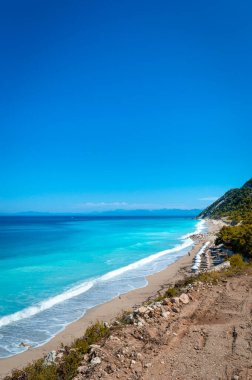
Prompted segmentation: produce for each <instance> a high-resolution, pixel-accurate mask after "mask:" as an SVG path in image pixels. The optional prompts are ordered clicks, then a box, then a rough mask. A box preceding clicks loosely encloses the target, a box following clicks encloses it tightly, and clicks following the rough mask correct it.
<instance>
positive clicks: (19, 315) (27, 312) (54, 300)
mask: <svg viewBox="0 0 252 380" xmlns="http://www.w3.org/2000/svg"><path fill="white" fill-rule="evenodd" d="M192 244H193V241H192V240H191V239H190V238H187V239H186V240H185V241H184V242H183V243H182V244H179V245H177V246H176V247H174V248H171V249H166V250H163V251H160V252H157V253H155V254H153V255H150V256H148V257H145V258H144V259H141V260H138V261H136V262H134V263H132V264H129V265H126V266H124V267H122V268H119V269H115V270H113V271H111V272H108V273H106V274H104V275H102V276H100V277H98V278H95V279H93V280H90V281H86V282H83V283H82V284H80V285H78V286H75V287H73V288H70V289H68V290H66V291H65V292H63V293H61V294H59V295H57V296H55V297H51V298H49V299H47V300H45V301H42V302H40V303H38V304H37V305H34V306H30V307H27V308H25V309H23V310H20V311H18V312H16V313H13V314H10V315H6V316H4V317H2V318H0V327H2V326H6V325H8V324H10V323H13V322H17V321H20V320H21V319H24V318H29V317H32V316H34V315H36V314H38V313H40V312H42V311H45V310H47V309H50V308H51V307H53V306H55V305H57V304H59V303H62V302H64V301H66V300H69V299H71V298H73V297H76V296H78V295H80V294H83V293H85V292H87V291H88V290H89V289H91V288H92V287H93V286H94V285H95V284H96V283H98V282H104V281H108V280H111V279H112V278H115V277H117V276H120V275H122V274H123V273H125V272H127V271H131V270H135V269H138V268H140V267H142V266H144V265H146V264H148V263H151V262H152V261H155V260H156V259H158V258H160V257H162V256H164V255H167V254H169V253H175V252H178V251H181V250H183V249H185V248H188V247H190V246H191V245H192Z"/></svg>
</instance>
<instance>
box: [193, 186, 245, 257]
mask: <svg viewBox="0 0 252 380" xmlns="http://www.w3.org/2000/svg"><path fill="white" fill-rule="evenodd" d="M199 217H200V218H212V219H220V218H223V219H225V220H226V221H230V222H232V224H235V225H229V226H225V227H222V229H221V230H220V232H219V233H218V235H217V239H216V244H224V246H225V247H226V248H229V249H231V250H232V251H233V252H234V253H240V254H241V255H243V256H245V257H247V258H249V259H252V179H250V180H249V181H247V182H246V183H245V184H244V185H243V186H242V187H241V188H240V189H232V190H229V191H227V192H226V193H225V194H224V195H223V196H222V197H221V198H219V199H218V200H217V201H216V202H214V203H213V204H212V205H210V206H209V207H207V208H206V209H205V210H204V211H202V212H201V213H200V215H199Z"/></svg>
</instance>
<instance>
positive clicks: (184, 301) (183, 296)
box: [179, 293, 189, 304]
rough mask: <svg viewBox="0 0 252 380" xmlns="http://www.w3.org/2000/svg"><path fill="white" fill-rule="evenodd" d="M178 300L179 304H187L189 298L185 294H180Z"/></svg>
mask: <svg viewBox="0 0 252 380" xmlns="http://www.w3.org/2000/svg"><path fill="white" fill-rule="evenodd" d="M179 300H180V302H182V303H183V304H187V303H189V297H188V295H187V294H185V293H182V294H181V296H180V297H179Z"/></svg>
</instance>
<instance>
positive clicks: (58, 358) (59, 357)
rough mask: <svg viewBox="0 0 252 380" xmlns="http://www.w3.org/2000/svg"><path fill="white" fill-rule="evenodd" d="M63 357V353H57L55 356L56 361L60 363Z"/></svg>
mask: <svg viewBox="0 0 252 380" xmlns="http://www.w3.org/2000/svg"><path fill="white" fill-rule="evenodd" d="M63 357H64V352H58V353H57V356H56V360H57V361H60V360H61V359H62V358H63Z"/></svg>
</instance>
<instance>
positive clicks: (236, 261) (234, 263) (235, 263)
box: [228, 253, 246, 268]
mask: <svg viewBox="0 0 252 380" xmlns="http://www.w3.org/2000/svg"><path fill="white" fill-rule="evenodd" d="M228 261H229V262H230V264H231V267H235V268H243V267H244V265H246V263H245V261H244V260H243V258H242V256H241V255H239V254H238V253H236V254H235V255H232V256H231V257H230V258H229V259H228Z"/></svg>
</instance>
